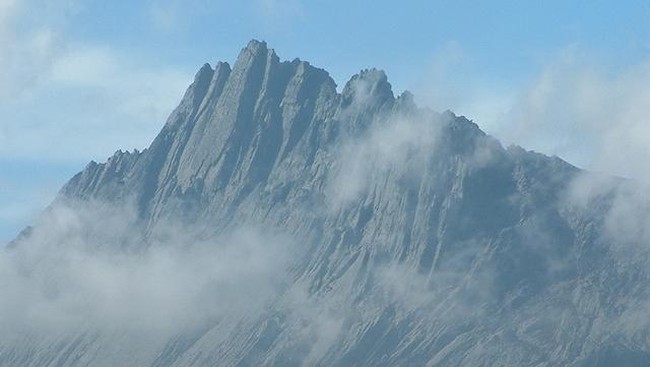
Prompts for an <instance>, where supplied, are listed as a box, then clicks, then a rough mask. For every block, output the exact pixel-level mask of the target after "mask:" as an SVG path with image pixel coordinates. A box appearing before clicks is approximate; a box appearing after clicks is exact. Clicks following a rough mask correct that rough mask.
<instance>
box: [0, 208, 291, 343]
mask: <svg viewBox="0 0 650 367" xmlns="http://www.w3.org/2000/svg"><path fill="white" fill-rule="evenodd" d="M135 215H136V214H135V211H134V210H133V209H132V208H131V207H129V206H117V207H116V206H114V205H111V204H106V203H97V202H95V203H90V204H89V203H75V204H73V205H71V206H67V205H57V206H55V207H53V208H52V210H51V211H50V212H49V213H48V214H47V215H45V217H43V218H42V220H41V221H40V222H39V225H38V226H37V227H36V229H35V230H34V232H33V233H32V234H31V235H30V237H29V238H28V239H27V240H26V241H25V242H23V243H21V245H20V246H19V247H17V248H16V249H14V250H12V251H8V252H3V253H2V254H0V264H1V265H2V266H0V289H2V292H3V295H4V296H3V302H0V322H1V323H2V325H3V330H2V331H0V338H1V339H0V342H2V341H6V340H7V339H10V338H11V337H12V335H13V334H14V332H17V331H19V332H21V333H22V332H30V331H33V332H37V333H39V334H41V335H42V336H50V335H57V334H58V333H60V332H61V330H68V331H69V332H71V333H74V332H75V331H77V330H86V331H88V330H92V331H99V332H103V331H111V330H119V331H126V332H129V331H137V332H138V333H140V334H142V333H143V332H154V333H156V334H158V333H163V334H164V335H169V336H171V335H176V334H177V333H182V332H183V331H186V330H188V329H192V328H194V327H202V328H203V327H205V326H206V325H211V324H213V323H214V322H215V321H216V320H219V319H221V318H224V317H226V316H228V317H243V316H246V315H251V314H252V315H255V314H256V313H257V312H260V311H261V310H262V309H263V308H264V307H266V306H267V303H268V302H269V301H271V300H272V299H273V298H274V297H276V296H277V295H278V294H280V289H281V287H282V284H283V282H284V281H285V278H284V277H285V276H286V275H287V269H288V264H289V261H290V260H291V259H292V258H293V256H294V255H295V253H294V252H295V251H294V247H292V246H293V245H292V243H291V241H290V240H289V239H288V238H285V237H282V236H278V235H269V234H268V233H267V234H264V235H262V234H261V232H258V231H257V230H255V229H254V228H248V227H241V228H239V229H237V230H235V231H233V232H231V233H229V234H223V235H221V236H219V237H216V238H214V237H213V238H210V239H208V240H198V239H197V237H196V236H195V234H196V233H197V232H194V230H196V231H200V230H201V228H198V227H196V228H188V227H187V226H184V228H183V229H182V230H180V228H178V227H175V226H174V225H173V223H169V224H170V226H168V229H169V232H168V233H166V235H164V236H159V237H157V239H155V240H152V241H150V242H148V243H147V244H145V243H144V242H142V240H141V236H139V235H138V233H139V232H138V231H137V230H135V229H134V228H133V226H132V223H133V222H134V221H135ZM50 333H54V334H50ZM72 335H74V334H72Z"/></svg>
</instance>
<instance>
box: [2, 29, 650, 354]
mask: <svg viewBox="0 0 650 367" xmlns="http://www.w3.org/2000/svg"><path fill="white" fill-rule="evenodd" d="M647 193H648V190H647V189H646V188H645V187H643V186H641V185H638V184H634V183H631V182H628V181H625V180H622V179H616V178H607V177H603V176H599V175H594V174H589V173H586V172H584V171H581V170H579V169H578V168H576V167H573V166H571V165H570V164H568V163H566V162H564V161H562V160H561V159H559V158H557V157H547V156H544V155H541V154H537V153H533V152H528V151H525V150H524V149H522V148H519V147H509V148H507V149H504V148H503V147H502V146H501V145H500V143H499V142H498V141H497V140H495V139H494V138H492V137H490V136H488V135H486V134H485V133H484V132H482V131H481V130H480V129H479V128H478V126H477V125H476V124H474V123H473V122H471V121H469V120H467V119H466V118H464V117H459V116H456V115H454V114H453V113H451V112H444V113H437V112H433V111H430V110H427V109H424V108H420V107H418V106H416V105H415V103H414V102H413V96H412V95H411V94H410V93H408V92H405V93H403V94H401V95H400V96H395V95H394V93H393V91H392V88H391V85H390V84H389V82H388V80H387V78H386V75H385V74H384V72H382V71H378V70H374V69H371V70H365V71H362V72H360V73H359V74H358V75H355V76H353V77H352V78H351V80H350V81H349V82H348V83H346V85H345V86H344V87H343V88H342V89H341V92H340V93H339V92H338V91H337V85H336V84H335V82H334V81H333V80H332V79H331V78H330V76H329V75H328V73H327V72H326V71H324V70H321V69H318V68H315V67H313V66H311V65H310V64H309V63H307V62H304V61H300V60H294V61H291V62H287V61H280V59H279V58H278V56H276V54H275V52H274V51H273V50H272V49H269V48H267V45H266V44H265V43H263V42H257V41H251V42H250V43H249V44H248V45H247V47H246V48H244V49H243V50H242V52H241V53H240V55H239V57H238V58H237V61H236V62H235V64H234V65H233V66H232V67H231V66H230V65H228V64H227V63H218V64H217V65H216V66H215V67H214V68H213V67H211V66H210V65H207V64H206V65H204V66H203V67H202V68H201V69H200V70H199V71H198V73H197V74H196V77H195V79H194V82H193V83H192V85H191V86H190V87H189V88H188V90H187V92H186V93H185V96H184V97H183V99H182V101H181V103H180V105H179V106H178V107H177V108H176V109H175V110H174V112H173V113H172V114H171V116H170V117H169V119H168V120H167V122H166V124H165V125H164V127H163V128H162V130H161V132H160V134H159V135H158V136H157V137H156V138H155V140H154V141H153V142H152V144H151V146H150V147H149V148H147V149H145V150H143V151H142V152H139V151H135V152H121V151H118V152H117V153H115V155H114V156H113V157H111V158H109V159H108V160H107V162H105V163H99V164H98V163H95V162H91V163H90V164H88V166H87V167H86V168H85V169H84V170H83V171H82V172H80V173H79V174H78V175H76V176H75V177H73V178H72V179H71V180H70V181H69V182H68V183H67V184H66V185H65V186H64V187H63V189H62V190H61V192H60V194H59V196H58V197H57V199H56V200H55V201H54V203H53V204H52V205H51V206H50V208H48V210H47V211H46V213H44V214H43V216H42V218H41V219H40V220H39V221H38V222H37V223H35V225H34V226H33V227H32V228H30V229H29V230H27V231H25V232H24V233H23V234H22V235H21V236H20V237H19V238H18V239H17V240H16V241H14V242H13V243H12V244H11V246H9V247H8V248H7V250H6V251H5V253H4V254H3V255H2V258H0V259H1V262H0V265H1V269H2V270H0V289H3V290H4V291H5V292H6V294H7V295H6V296H5V295H3V296H2V301H0V322H1V323H0V325H1V324H3V323H4V324H5V325H7V328H6V330H8V331H0V365H1V366H118V365H124V366H126V365H134V366H215V365H219V366H614V365H615V366H642V365H646V364H650V339H649V337H650V334H649V332H648V330H650V322H649V321H650V311H648V310H650V308H649V307H647V306H650V298H649V296H650V294H649V293H650V292H648V286H647V284H648V269H649V267H648V265H650V263H649V262H648V259H647V248H648V242H649V241H650V229H648V228H650V209H649V208H650V200H649V199H647V198H646V197H648V196H650V195H644V194H647ZM2 287H4V288H2ZM2 329H5V328H4V327H2Z"/></svg>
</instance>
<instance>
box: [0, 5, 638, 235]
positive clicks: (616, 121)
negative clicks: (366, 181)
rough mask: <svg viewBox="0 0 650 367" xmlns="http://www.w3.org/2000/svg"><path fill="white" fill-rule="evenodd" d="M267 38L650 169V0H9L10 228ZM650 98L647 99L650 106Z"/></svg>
mask: <svg viewBox="0 0 650 367" xmlns="http://www.w3.org/2000/svg"><path fill="white" fill-rule="evenodd" d="M252 38H256V39H261V40H265V41H267V43H268V44H269V46H270V47H273V48H275V49H276V51H277V53H278V54H279V56H280V57H281V58H283V59H293V58H295V57H300V58H301V59H305V60H308V61H310V62H311V63H312V64H315V65H316V66H319V67H322V68H325V69H326V70H328V71H329V72H330V73H331V75H332V76H333V78H334V79H335V80H336V82H337V83H338V84H339V85H343V84H344V83H345V81H347V80H348V79H349V77H350V76H352V75H353V74H355V73H356V72H358V71H359V70H360V69H362V68H367V67H378V68H381V69H384V70H385V71H386V72H387V73H388V76H389V79H390V81H391V82H392V84H393V86H394V89H395V91H396V92H401V91H403V90H405V89H409V90H411V91H413V92H415V93H416V96H417V100H418V102H419V103H420V104H422V105H427V106H430V107H432V108H434V109H438V110H442V109H447V108H450V109H452V110H454V111H456V112H457V113H459V114H464V115H466V116H468V117H469V118H471V119H473V120H475V121H476V122H477V123H478V124H479V125H480V126H482V127H483V128H484V129H485V130H487V131H488V132H489V133H491V134H493V135H495V136H497V137H499V138H500V139H502V141H504V143H506V144H509V143H519V144H521V145H523V146H524V147H526V148H529V149H534V150H538V151H541V152H544V153H547V154H557V155H559V156H561V157H563V158H566V159H567V160H569V161H570V162H572V163H575V164H578V165H580V166H583V167H587V168H590V169H594V170H598V171H604V172H608V173H612V174H617V175H623V176H629V177H634V178H637V179H641V180H648V179H649V177H648V176H647V174H646V173H644V172H645V171H650V170H648V169H646V168H647V167H643V166H641V165H640V163H631V162H630V159H629V157H630V156H638V158H639V159H637V160H638V161H641V162H643V161H650V153H649V152H648V149H647V148H646V146H647V145H648V142H649V140H650V127H648V126H647V125H648V124H647V123H646V120H645V119H646V116H650V111H649V110H648V106H650V59H649V58H648V53H649V52H650V3H649V2H647V1H597V0H592V1H537V2H532V1H435V0H432V1H410V2H402V3H400V4H398V3H397V2H394V1H383V0H374V1H369V0H362V1H338V0H334V1H306V0H250V1H225V0H214V1H207V0H185V1H181V0H144V1H139V2H133V1H119V0H117V1H98V0H49V1H46V0H0V116H1V117H0V242H4V241H7V240H9V239H11V238H12V237H14V236H15V234H16V233H17V232H18V231H19V230H20V229H21V228H22V227H24V226H25V225H27V224H29V223H30V222H31V221H32V220H33V219H34V218H35V216H36V215H37V214H38V213H39V212H40V211H41V210H42V209H43V208H44V207H45V206H46V205H47V204H48V203H49V202H50V201H51V199H52V198H53V196H54V195H55V193H56V191H57V190H58V188H59V187H60V186H61V185H62V184H63V183H64V182H65V181H66V180H67V179H68V178H69V177H71V176H72V175H73V174H74V173H76V172H78V171H79V170H81V169H82V168H83V167H84V165H85V164H86V163H87V162H88V161H90V160H91V159H95V160H98V161H103V160H105V159H106V157H108V156H110V155H111V154H112V153H113V152H114V151H115V150H117V149H133V148H144V147H146V146H147V145H148V143H149V142H150V141H151V139H152V138H153V137H154V136H155V134H156V133H157V131H158V130H159V129H160V127H161V126H162V124H163V123H164V120H165V118H166V116H167V114H168V113H169V112H170V111H171V110H172V109H173V108H174V107H175V105H176V103H177V102H178V100H179V99H180V97H181V95H182V93H183V92H184V89H185V88H186V87H187V85H188V84H189V83H190V82H191V80H192V77H193V74H194V72H195V71H196V70H197V69H198V68H199V67H200V65H202V64H203V63H204V62H210V63H211V64H214V62H216V61H218V60H224V61H229V62H232V61H233V60H234V59H235V58H236V56H237V54H238V52H239V50H240V49H241V48H242V47H243V46H244V45H245V44H246V43H247V42H248V40H250V39H252ZM647 112H648V113H647Z"/></svg>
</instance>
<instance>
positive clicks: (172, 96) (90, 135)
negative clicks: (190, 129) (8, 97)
mask: <svg viewBox="0 0 650 367" xmlns="http://www.w3.org/2000/svg"><path fill="white" fill-rule="evenodd" d="M43 73H44V75H43V76H41V78H42V79H43V80H42V81H41V82H40V85H39V86H38V87H37V88H34V89H33V90H32V91H31V93H30V94H31V96H30V97H29V98H23V99H22V100H21V101H18V102H15V103H12V104H5V105H4V106H3V105H2V104H0V110H2V112H3V115H4V116H7V118H6V120H5V121H4V122H3V123H2V135H3V136H0V137H2V139H3V144H2V145H1V146H0V153H2V154H4V155H5V156H6V157H32V158H39V157H41V159H42V157H47V159H59V160H73V161H74V160H84V161H85V160H89V159H91V158H92V159H99V160H104V159H105V157H107V156H110V155H111V154H112V153H113V152H114V151H115V150H117V149H118V148H125V149H132V148H143V147H145V146H146V145H148V143H149V142H150V141H151V139H153V137H154V136H155V134H156V133H157V131H159V129H160V127H161V126H162V125H163V124H164V121H165V119H166V118H167V116H168V114H169V113H170V112H171V110H172V109H173V108H174V107H175V106H176V105H177V104H178V101H179V100H180V98H181V96H182V93H183V91H184V90H185V88H186V87H187V86H188V85H189V83H190V82H191V73H188V72H185V71H181V70H178V69H175V68H167V67H150V66H149V65H147V64H143V63H141V62H135V61H134V60H132V59H131V58H130V57H127V56H125V55H123V54H121V53H120V52H118V51H115V50H114V49H112V48H110V47H108V46H96V45H68V48H67V50H66V51H65V52H62V53H61V54H60V55H58V56H57V57H56V58H54V59H53V60H52V62H51V68H50V69H49V70H44V71H43ZM34 104H37V105H38V108H37V109H34V108H33V106H34ZM54 141H57V142H58V143H59V144H57V146H56V149H52V148H53V146H52V143H53V142H54Z"/></svg>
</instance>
